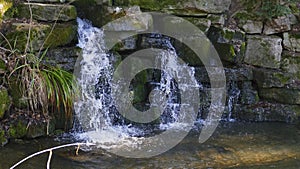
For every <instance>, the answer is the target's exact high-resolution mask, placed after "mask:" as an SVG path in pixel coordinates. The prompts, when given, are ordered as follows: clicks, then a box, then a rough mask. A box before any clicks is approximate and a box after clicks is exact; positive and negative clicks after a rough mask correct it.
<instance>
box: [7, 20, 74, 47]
mask: <svg viewBox="0 0 300 169" xmlns="http://www.w3.org/2000/svg"><path fill="white" fill-rule="evenodd" d="M53 26H54V28H53V30H52V27H53ZM29 28H30V29H31V31H30V37H28V35H29ZM76 32H77V30H76V25H73V24H70V23H68V24H56V25H53V24H31V25H30V24H26V23H14V24H13V26H12V29H11V30H10V31H9V32H8V33H7V34H6V37H7V39H9V41H10V43H11V44H14V43H15V42H16V49H18V50H20V51H24V49H25V47H26V45H28V48H29V49H30V50H31V51H37V50H40V49H46V48H55V47H58V46H64V45H67V44H70V43H71V42H72V40H73V39H74V38H75V36H76ZM28 38H30V40H29V44H27V39H28Z"/></svg>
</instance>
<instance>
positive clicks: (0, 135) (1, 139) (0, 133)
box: [0, 128, 8, 146]
mask: <svg viewBox="0 0 300 169" xmlns="http://www.w3.org/2000/svg"><path fill="white" fill-rule="evenodd" d="M7 142H8V140H7V138H6V136H5V131H4V130H3V129H1V128H0V145H1V146H4V145H5V144H7Z"/></svg>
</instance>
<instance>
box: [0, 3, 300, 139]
mask: <svg viewBox="0 0 300 169" xmlns="http://www.w3.org/2000/svg"><path fill="white" fill-rule="evenodd" d="M6 1H8V0H6ZM0 2H1V1H0ZM245 2H246V1H243V0H210V1H207V0H206V1H204V0H197V1H195V0H179V1H174V0H161V1H156V0H114V1H105V0H104V1H101V0H88V1H86V0H76V1H74V2H72V3H71V2H69V1H66V2H65V1H61V0H31V3H30V4H29V3H27V2H25V1H19V2H18V3H15V4H14V6H13V7H11V8H10V9H9V10H8V11H6V13H5V14H4V21H3V22H2V24H1V33H3V34H4V35H5V36H6V37H7V39H8V40H9V41H10V42H11V44H16V46H15V47H16V48H17V49H19V50H24V48H25V46H26V39H27V36H28V30H29V28H30V29H31V32H32V33H31V45H30V49H31V50H33V51H39V50H45V49H48V52H47V56H46V57H45V62H47V63H48V64H55V65H59V66H61V67H62V68H64V69H66V70H69V71H72V70H73V66H74V64H75V61H76V59H77V57H78V55H80V49H78V48H77V47H76V43H77V42H76V40H77V37H76V31H77V29H76V21H75V19H76V17H77V15H78V16H80V17H82V18H87V19H89V20H91V22H92V23H93V25H97V26H99V27H101V26H102V25H104V24H106V23H109V21H111V20H115V19H117V18H119V17H122V16H124V15H126V14H129V13H130V14H134V13H135V12H140V11H139V10H140V9H141V11H159V12H165V13H169V14H173V15H177V16H180V17H183V18H184V19H186V20H188V21H190V22H191V23H193V24H194V25H196V26H197V27H198V28H199V29H200V30H202V31H203V32H204V33H205V34H206V35H207V37H208V38H209V39H210V40H211V42H212V43H213V45H214V47H215V48H216V49H217V51H218V53H219V56H220V58H221V60H222V62H223V65H224V67H225V72H226V80H227V107H226V111H225V113H224V118H225V119H226V118H234V119H238V120H246V121H281V122H291V123H295V122H297V120H298V117H299V115H300V71H299V69H300V32H299V30H300V16H299V11H300V6H299V3H298V2H295V3H290V4H288V5H286V4H285V3H284V1H282V2H281V3H282V4H280V5H283V6H285V7H286V8H287V9H290V10H287V11H286V12H285V13H283V14H280V16H276V15H271V16H266V15H265V13H263V11H262V15H257V14H256V13H257V11H255V10H256V9H259V8H258V7H257V5H256V4H254V6H253V4H247V3H245ZM247 2H248V1H247ZM247 5H249V6H247ZM251 5H252V6H251ZM29 6H30V7H31V12H32V15H31V14H30V10H29ZM133 6H134V7H133ZM117 7H118V8H117ZM252 7H255V8H252ZM249 9H251V10H252V9H254V10H253V13H251V10H249ZM1 12H2V11H1ZM254 13H255V14H254ZM31 16H32V19H33V24H31V27H29V23H28V19H30V17H31ZM268 17H269V18H268ZM8 18H10V19H8ZM122 24H123V25H122ZM152 26H153V25H152V22H151V16H150V17H149V16H145V18H135V20H134V22H133V23H121V25H120V27H117V28H115V29H114V31H115V32H114V33H119V34H122V33H126V32H140V31H143V30H146V29H149V28H151V27H152ZM166 28H167V26H166ZM50 32H51V33H50ZM48 35H50V36H48ZM164 38H165V37H162V36H155V37H153V36H150V35H136V36H132V37H130V38H128V39H126V40H123V41H122V42H120V43H119V44H118V45H116V46H115V48H114V52H115V53H119V54H120V55H121V56H122V57H123V58H124V57H126V55H128V54H130V53H132V52H134V51H138V50H140V49H143V48H148V47H150V46H152V47H153V45H154V44H149V41H151V42H158V43H157V44H160V43H161V42H162V41H163V40H164ZM1 41H2V42H4V40H3V39H1ZM3 45H4V47H7V45H5V44H3V43H2V44H1V46H3ZM173 46H175V48H176V49H177V51H178V54H179V56H180V57H182V58H184V60H185V61H187V62H188V63H189V64H190V65H193V66H195V67H196V72H197V75H196V77H197V79H198V80H199V81H200V82H201V83H203V84H206V83H207V82H208V81H209V78H208V76H207V74H206V71H205V69H204V67H203V65H202V63H201V62H199V60H196V59H194V58H195V57H193V53H192V52H191V50H190V49H188V48H186V47H185V46H184V45H182V44H180V43H177V42H176V41H174V43H173ZM5 63H6V61H5V59H3V58H2V59H0V76H3V75H4V73H5V71H6V69H8V67H7V65H6V64H5ZM141 76H149V75H148V74H147V73H145V74H144V75H141ZM149 79H151V78H150V77H145V78H137V81H136V83H137V84H145V83H147V82H149V81H150V80H149ZM0 83H1V84H2V83H3V80H2V78H0ZM138 88H139V89H146V88H147V87H145V86H140V87H138ZM208 91H209V89H208ZM208 91H205V90H204V91H203V92H204V95H203V96H208V95H209V94H208ZM135 92H136V95H137V97H136V100H138V101H143V100H144V99H145V97H146V95H145V94H143V93H142V92H143V90H137V91H135ZM0 96H1V97H0V119H2V118H4V116H6V117H8V116H11V115H13V114H12V112H11V111H9V110H11V107H14V108H18V110H19V109H21V108H22V99H24V98H20V97H19V95H18V92H17V91H9V90H8V89H7V88H6V86H0ZM208 98H209V97H208ZM202 105H203V106H202V114H201V115H200V116H202V117H204V116H205V114H206V111H207V106H208V105H209V101H208V100H207V99H206V98H204V101H203V103H202ZM228 105H229V106H228ZM229 114H230V117H229ZM24 125H25V126H26V125H27V124H22V123H19V122H16V123H14V124H12V125H11V126H17V127H18V128H22V126H23V128H24ZM58 126H59V125H58V124H57V126H56V128H61V127H58ZM39 128H42V127H39ZM53 128H55V127H53ZM32 130H33V129H32ZM32 130H31V134H30V135H28V137H37V136H40V135H44V134H45V130H41V131H36V132H32ZM21 131H22V130H21ZM1 133H3V132H2V129H1V128H0V135H1ZM11 133H13V134H15V135H17V136H18V137H21V136H19V135H18V133H14V131H13V130H12V131H11ZM28 133H30V132H29V130H28V131H27V134H28ZM32 133H33V134H32ZM19 134H21V135H22V136H24V135H26V132H25V133H24V132H21V133H19ZM0 140H1V138H0ZM1 142H5V141H1Z"/></svg>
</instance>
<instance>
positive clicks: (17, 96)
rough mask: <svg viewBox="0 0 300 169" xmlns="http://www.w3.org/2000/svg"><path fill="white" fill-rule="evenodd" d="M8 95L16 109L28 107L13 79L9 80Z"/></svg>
mask: <svg viewBox="0 0 300 169" xmlns="http://www.w3.org/2000/svg"><path fill="white" fill-rule="evenodd" d="M8 91H9V94H10V96H11V98H12V104H13V106H15V107H16V108H19V109H26V108H28V107H29V105H28V102H27V99H26V98H25V97H23V93H22V90H21V87H20V85H19V84H18V83H17V80H16V79H15V78H11V79H10V80H9V89H8Z"/></svg>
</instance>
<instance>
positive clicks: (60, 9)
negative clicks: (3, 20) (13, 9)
mask: <svg viewBox="0 0 300 169" xmlns="http://www.w3.org/2000/svg"><path fill="white" fill-rule="evenodd" d="M29 7H30V8H31V11H32V18H33V19H35V20H39V21H56V20H58V21H70V20H75V19H76V17H77V12H76V8H75V6H73V5H66V4H65V5H60V4H42V3H30V5H29V3H21V4H19V5H18V6H17V11H18V12H17V13H16V15H15V17H18V18H20V17H25V18H30V15H31V14H30V10H29Z"/></svg>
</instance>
